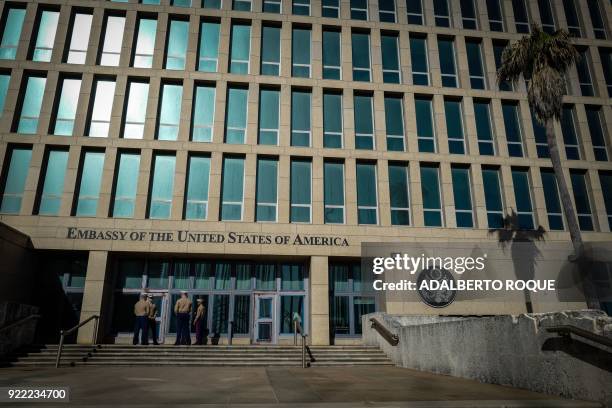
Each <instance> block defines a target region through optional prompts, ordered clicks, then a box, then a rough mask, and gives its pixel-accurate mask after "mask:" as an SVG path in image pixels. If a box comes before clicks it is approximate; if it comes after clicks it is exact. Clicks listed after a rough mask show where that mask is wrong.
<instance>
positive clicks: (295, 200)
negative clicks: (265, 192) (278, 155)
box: [290, 159, 312, 222]
mask: <svg viewBox="0 0 612 408" xmlns="http://www.w3.org/2000/svg"><path fill="white" fill-rule="evenodd" d="M311 168H312V163H311V162H310V161H307V160H297V159H293V160H291V191H290V196H291V214H290V221H291V222H310V206H311V202H312V195H311V183H312V180H311V174H312V173H311Z"/></svg>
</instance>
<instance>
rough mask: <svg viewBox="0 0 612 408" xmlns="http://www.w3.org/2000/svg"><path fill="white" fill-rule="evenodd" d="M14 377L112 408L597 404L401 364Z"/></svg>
mask: <svg viewBox="0 0 612 408" xmlns="http://www.w3.org/2000/svg"><path fill="white" fill-rule="evenodd" d="M9 385H15V386H17V385H18V386H22V387H25V386H36V385H40V386H43V385H44V386H49V385H56V386H70V399H71V404H69V405H72V406H112V407H115V408H117V407H120V406H131V407H133V406H143V407H145V406H146V407H169V406H176V407H179V406H180V407H206V408H211V407H242V406H244V407H248V408H256V407H268V406H273V407H277V408H281V407H309V408H319V407H337V408H345V407H346V408H349V407H351V408H352V407H598V406H600V405H598V404H591V403H581V402H577V401H568V400H561V399H558V398H554V397H551V396H548V395H543V394H538V393H534V392H530V391H526V390H519V389H514V388H509V387H503V386H498V385H490V384H481V383H479V382H476V381H470V380H464V379H459V378H454V377H448V376H443V375H434V374H429V373H423V372H419V371H414V370H409V369H403V368H396V367H329V368H326V367H317V368H309V369H301V368H265V367H258V368H245V367H239V368H237V367H225V368H224V367H197V368H181V367H66V368H60V369H53V368H48V369H21V368H19V369H18V368H6V369H0V386H3V387H5V386H9ZM7 405H8V404H0V406H7ZM13 406H16V407H19V406H21V407H24V406H29V404H27V403H26V404H14V405H13ZM36 406H45V407H46V406H50V404H47V403H45V404H42V405H41V404H36ZM58 406H64V407H65V406H66V404H61V405H58Z"/></svg>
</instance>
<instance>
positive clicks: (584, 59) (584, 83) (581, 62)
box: [576, 49, 595, 96]
mask: <svg viewBox="0 0 612 408" xmlns="http://www.w3.org/2000/svg"><path fill="white" fill-rule="evenodd" d="M579 52H580V58H579V59H578V60H577V61H576V70H577V71H578V82H579V83H580V92H581V95H582V96H594V95H595V93H594V90H593V79H592V78H591V67H590V63H589V51H588V50H587V49H583V50H579Z"/></svg>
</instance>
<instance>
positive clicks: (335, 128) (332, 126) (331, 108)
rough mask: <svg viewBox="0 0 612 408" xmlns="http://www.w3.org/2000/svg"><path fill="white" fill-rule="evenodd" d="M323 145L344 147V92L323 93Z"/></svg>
mask: <svg viewBox="0 0 612 408" xmlns="http://www.w3.org/2000/svg"><path fill="white" fill-rule="evenodd" d="M323 147H331V148H341V147H342V94H337V93H331V92H324V93H323Z"/></svg>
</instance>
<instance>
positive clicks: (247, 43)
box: [229, 24, 251, 74]
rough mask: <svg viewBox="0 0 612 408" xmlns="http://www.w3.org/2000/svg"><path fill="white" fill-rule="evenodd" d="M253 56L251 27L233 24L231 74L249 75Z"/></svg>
mask: <svg viewBox="0 0 612 408" xmlns="http://www.w3.org/2000/svg"><path fill="white" fill-rule="evenodd" d="M250 54H251V26H250V25H246V24H232V37H231V50H230V70H229V71H230V73H232V74H248V73H249V57H250Z"/></svg>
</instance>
